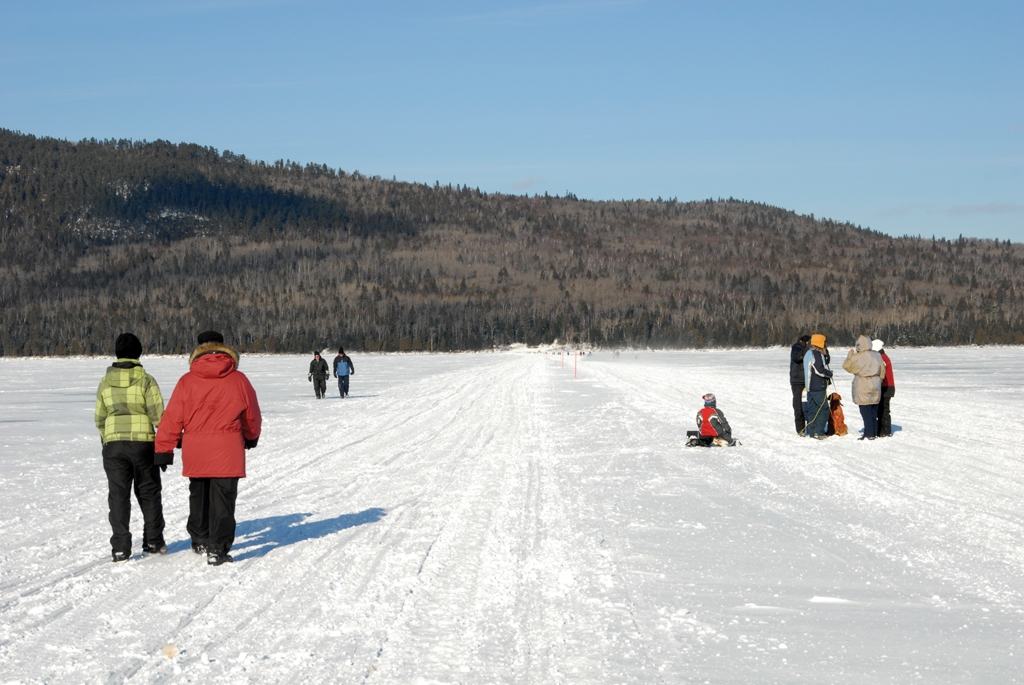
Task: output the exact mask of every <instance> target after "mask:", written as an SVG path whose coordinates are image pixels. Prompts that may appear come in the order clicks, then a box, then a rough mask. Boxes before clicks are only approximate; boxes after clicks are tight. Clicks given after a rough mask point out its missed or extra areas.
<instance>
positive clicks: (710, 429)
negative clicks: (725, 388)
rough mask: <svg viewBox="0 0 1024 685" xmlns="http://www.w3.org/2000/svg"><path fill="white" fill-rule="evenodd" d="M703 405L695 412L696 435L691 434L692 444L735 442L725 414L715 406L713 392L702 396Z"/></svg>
mask: <svg viewBox="0 0 1024 685" xmlns="http://www.w3.org/2000/svg"><path fill="white" fill-rule="evenodd" d="M701 399H702V400H704V407H703V408H701V410H700V411H698V412H697V430H696V431H695V432H696V434H697V435H695V436H693V440H692V442H693V444H694V446H697V445H700V446H702V447H731V446H733V445H735V444H736V441H735V440H733V438H732V428H730V427H729V422H728V421H727V420H726V418H725V414H723V413H722V410H721V409H719V408H718V407H717V400H716V399H715V396H714V394H713V393H710V392H709V393H706V394H705V395H704V396H703V397H702V398H701Z"/></svg>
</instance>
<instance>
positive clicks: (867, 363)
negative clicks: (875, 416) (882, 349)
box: [843, 335, 885, 405]
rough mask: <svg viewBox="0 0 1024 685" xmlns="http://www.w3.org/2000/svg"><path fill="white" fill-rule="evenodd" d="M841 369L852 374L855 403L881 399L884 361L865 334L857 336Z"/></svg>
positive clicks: (871, 402) (870, 402) (866, 402)
mask: <svg viewBox="0 0 1024 685" xmlns="http://www.w3.org/2000/svg"><path fill="white" fill-rule="evenodd" d="M843 369H844V370H846V371H849V372H850V373H852V374H853V376H854V378H853V401H854V403H855V404H858V405H864V404H878V403H879V402H880V401H881V400H882V378H884V377H885V362H884V361H882V355H880V354H878V353H877V352H874V351H872V349H871V340H869V339H868V337H867V336H866V335H862V336H860V337H859V338H857V345H856V348H855V349H853V350H850V351H849V352H848V353H847V355H846V361H844V362H843Z"/></svg>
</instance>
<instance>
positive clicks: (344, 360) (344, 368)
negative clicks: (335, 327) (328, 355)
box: [333, 347, 356, 399]
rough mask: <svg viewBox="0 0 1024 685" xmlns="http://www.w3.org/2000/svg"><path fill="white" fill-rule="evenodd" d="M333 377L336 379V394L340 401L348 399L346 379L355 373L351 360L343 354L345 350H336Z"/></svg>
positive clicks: (340, 348)
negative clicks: (340, 398) (339, 396)
mask: <svg viewBox="0 0 1024 685" xmlns="http://www.w3.org/2000/svg"><path fill="white" fill-rule="evenodd" d="M333 366H334V377H335V378H337V379H338V393H339V394H340V395H341V397H342V399H344V398H346V397H348V377H349V376H350V375H352V374H354V373H355V372H356V366H355V364H353V363H352V359H351V358H350V357H349V356H348V355H347V354H345V348H344V347H339V348H338V356H337V357H335V358H334V364H333Z"/></svg>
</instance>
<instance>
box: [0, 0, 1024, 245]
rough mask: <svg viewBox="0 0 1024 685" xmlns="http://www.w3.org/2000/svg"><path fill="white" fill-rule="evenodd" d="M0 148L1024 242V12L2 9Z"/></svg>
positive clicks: (475, 6) (1011, 7)
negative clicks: (144, 152) (261, 162)
mask: <svg viewBox="0 0 1024 685" xmlns="http://www.w3.org/2000/svg"><path fill="white" fill-rule="evenodd" d="M0 8H2V14H0V16H2V17H3V22H2V25H0V126H2V127H5V128H11V129H16V130H20V131H23V132H26V133H33V134H36V135H49V136H57V137H61V138H68V139H79V138H83V137H96V138H108V137H112V138H135V139H149V140H152V139H156V138H162V139H166V140H172V141H188V142H196V143H200V144H204V145H211V146H214V147H216V148H219V149H230V150H233V151H235V152H238V153H241V154H245V155H246V156H248V157H250V158H254V159H265V160H275V159H291V160H295V161H299V162H310V161H312V162H323V163H326V164H328V165H330V166H332V167H340V168H343V169H346V170H348V171H352V170H359V171H360V172H362V173H365V174H375V175H380V176H383V177H386V178H390V177H392V176H394V177H396V178H398V179H400V180H414V181H426V182H430V183H433V182H434V181H435V180H437V181H440V182H442V183H456V184H467V185H469V186H473V187H479V188H481V189H482V190H488V191H502V192H512V193H530V194H532V193H543V192H545V191H547V192H551V193H557V194H562V193H565V192H572V193H575V194H576V195H578V196H580V197H585V198H593V199H607V198H634V197H643V198H646V197H659V196H660V197H663V198H669V197H676V198H678V199H680V200H690V199H703V198H706V197H729V196H732V197H738V198H743V199H749V200H756V201H760V202H767V203H771V204H774V205H779V206H782V207H786V208H790V209H794V210H797V211H799V212H803V213H813V214H815V215H817V216H828V217H832V218H836V219H840V220H848V221H852V222H854V223H858V224H860V225H862V226H866V227H870V228H874V229H876V230H880V231H884V232H887V233H891V234H894V235H903V234H912V235H917V234H921V235H925V236H930V235H937V236H948V237H956V236H957V235H958V234H961V233H962V234H963V235H967V236H978V237H988V238H1000V239H1011V240H1014V241H1021V242H1024V49H1022V48H1021V47H1020V43H1021V42H1024V39H1022V36H1024V3H1020V2H973V3H967V2H956V3H952V2H942V1H933V2H855V3H838V2H835V3H830V2H768V1H764V2H739V1H737V2H724V1H723V2H686V1H684V0H678V1H671V0H529V1H523V2H483V1H480V2H469V1H461V2H460V1H453V0H434V1H433V2H430V1H423V2H385V1H381V2H328V1H308V2H307V1H303V0H290V1H284V0H177V1H175V2H156V1H152V2H140V1H134V2H113V1H112V2H90V1H85V0H78V1H75V2H47V1H45V0H40V2H21V1H20V0H19V1H18V2H14V1H9V0H0Z"/></svg>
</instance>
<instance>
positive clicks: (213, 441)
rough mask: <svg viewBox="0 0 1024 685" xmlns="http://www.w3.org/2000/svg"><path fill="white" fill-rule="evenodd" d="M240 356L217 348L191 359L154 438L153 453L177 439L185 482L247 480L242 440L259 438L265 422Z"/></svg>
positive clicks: (167, 449) (208, 345) (169, 449)
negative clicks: (239, 359)
mask: <svg viewBox="0 0 1024 685" xmlns="http://www.w3.org/2000/svg"><path fill="white" fill-rule="evenodd" d="M237 367H238V353H237V352H235V351H234V350H232V349H231V348H229V347H226V346H224V345H219V344H217V343H206V344H205V345H200V346H199V347H197V348H196V350H195V351H194V352H193V353H192V357H191V364H190V366H189V372H188V373H186V374H185V375H184V376H182V377H181V378H180V379H179V380H178V385H177V386H175V388H174V392H173V393H171V399H170V401H169V402H168V403H167V408H166V409H165V410H164V415H163V417H162V418H161V419H160V426H159V427H158V428H157V432H156V444H155V451H156V452H173V451H174V447H175V446H176V445H177V444H178V439H179V438H180V439H181V463H182V470H181V474H182V475H183V476H186V477H188V478H245V440H256V439H257V438H259V436H260V426H261V424H262V421H263V418H262V416H261V415H260V405H259V402H258V401H257V399H256V391H255V390H253V387H252V384H251V383H249V379H248V378H246V377H245V374H243V373H242V372H241V371H239V370H238V368H237Z"/></svg>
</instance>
